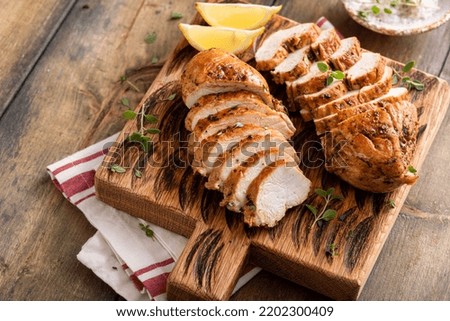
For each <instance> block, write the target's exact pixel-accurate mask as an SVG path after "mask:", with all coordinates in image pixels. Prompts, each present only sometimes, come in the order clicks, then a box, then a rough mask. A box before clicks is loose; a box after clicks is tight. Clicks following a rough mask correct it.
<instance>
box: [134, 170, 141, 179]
mask: <svg viewBox="0 0 450 321" xmlns="http://www.w3.org/2000/svg"><path fill="white" fill-rule="evenodd" d="M134 176H136V177H137V178H141V177H142V172H141V171H140V170H138V169H135V170H134Z"/></svg>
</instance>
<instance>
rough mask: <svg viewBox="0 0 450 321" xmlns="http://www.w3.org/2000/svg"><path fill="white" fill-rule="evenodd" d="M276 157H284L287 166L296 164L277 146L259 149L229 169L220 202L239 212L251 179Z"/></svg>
mask: <svg viewBox="0 0 450 321" xmlns="http://www.w3.org/2000/svg"><path fill="white" fill-rule="evenodd" d="M278 159H285V160H286V161H287V166H295V167H297V166H298V165H297V163H296V162H295V161H294V160H293V159H292V158H291V157H290V156H289V155H288V154H284V155H280V153H279V152H278V149H277V148H271V149H269V150H262V151H259V152H257V153H256V154H254V155H252V156H250V157H249V158H248V159H247V160H246V161H245V162H244V163H243V164H241V165H239V166H238V167H237V168H234V169H233V170H232V171H231V173H230V175H229V176H228V178H227V180H226V181H225V183H224V188H223V195H224V199H223V201H222V202H221V203H220V204H221V205H222V206H226V207H227V208H228V209H229V210H232V211H235V212H239V211H240V210H241V208H242V207H243V206H244V205H245V203H246V200H247V189H248V187H249V186H250V184H251V183H252V181H253V180H254V179H255V178H256V177H258V175H259V174H260V173H261V171H262V170H263V169H264V168H265V167H266V166H268V165H269V164H271V163H273V162H275V161H276V160H278Z"/></svg>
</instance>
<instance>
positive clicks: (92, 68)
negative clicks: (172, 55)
mask: <svg viewBox="0 0 450 321" xmlns="http://www.w3.org/2000/svg"><path fill="white" fill-rule="evenodd" d="M25 3H26V4H28V5H29V2H28V1H23V2H22V5H25ZM188 6H189V7H191V6H192V3H186V2H183V3H181V2H176V3H175V4H172V5H168V4H165V3H159V2H157V1H148V2H133V3H130V2H129V1H114V2H112V1H86V2H85V1H83V2H79V3H77V4H76V5H75V7H74V8H73V10H72V11H71V12H70V14H69V16H68V17H67V18H66V19H65V20H64V23H63V24H62V25H61V27H60V28H59V30H58V32H57V34H56V36H55V37H54V38H53V40H52V42H51V43H50V44H49V46H48V47H47V49H46V51H45V54H44V55H43V56H42V57H41V58H40V60H39V63H38V64H37V65H36V66H34V68H33V72H32V73H31V74H30V75H29V76H28V78H27V80H26V82H25V83H24V84H23V85H22V86H21V88H20V91H19V92H18V94H17V95H16V97H15V99H14V100H13V101H12V102H11V104H10V105H9V106H8V108H7V110H6V112H5V113H4V114H3V117H2V118H1V125H0V141H1V146H2V148H1V149H0V159H1V161H2V162H3V163H4V164H5V166H2V168H1V169H0V172H1V177H2V190H1V191H0V204H1V217H0V220H1V224H0V230H1V234H2V237H1V238H0V248H1V250H0V262H1V270H0V298H2V299H8V300H18V299H21V300H25V299H26V300H37V299H41V300H52V299H55V300H56V299H59V300H61V299H74V300H93V299H96V300H106V299H108V300H114V299H118V298H119V296H118V295H117V294H115V292H114V291H112V290H111V289H110V288H109V287H108V286H107V285H106V284H104V283H103V282H102V281H101V280H100V279H98V278H97V277H96V276H95V275H94V274H93V273H92V272H91V271H90V270H88V269H86V268H85V267H84V266H83V265H82V264H80V263H79V262H78V261H77V259H76V255H77V253H78V252H79V251H80V249H81V246H82V245H83V244H84V243H85V242H86V240H87V239H88V238H89V237H90V236H92V235H93V234H94V232H95V230H94V229H93V228H92V227H91V225H90V224H89V223H88V222H87V220H86V219H85V218H84V217H83V215H82V214H81V213H80V212H79V210H77V209H76V208H75V207H74V206H72V205H70V204H68V203H67V201H66V200H65V199H64V198H63V197H62V195H61V194H60V193H59V192H58V191H57V190H56V189H55V188H54V186H53V184H52V183H51V181H50V180H49V177H48V175H47V174H46V172H45V167H46V166H47V165H48V164H50V163H52V162H54V161H56V160H58V159H60V158H62V157H64V156H66V155H68V154H71V153H73V152H75V151H76V150H78V149H80V148H82V147H85V146H87V145H88V144H90V143H93V142H95V141H97V140H99V139H103V138H105V137H107V136H109V135H111V134H113V133H115V132H117V131H118V130H119V129H120V128H121V127H123V122H122V123H121V121H120V114H121V113H122V111H123V110H124V109H126V107H125V106H123V105H121V104H120V103H119V101H120V99H121V98H122V97H124V96H125V97H127V98H129V99H130V103H131V104H132V106H133V105H136V104H137V103H138V102H139V100H140V99H141V98H142V96H143V94H144V92H145V90H146V88H148V86H149V84H150V81H151V80H152V79H153V76H152V73H153V71H152V70H154V68H153V67H152V64H151V61H152V57H153V55H156V56H158V57H159V59H160V60H163V59H164V58H165V56H166V55H167V54H168V53H169V51H170V50H171V49H172V48H173V46H174V45H175V40H177V39H175V37H177V38H178V30H177V27H176V22H175V21H171V20H169V17H170V12H171V11H179V12H186V19H190V17H189V14H188V13H187V12H188V10H186V8H187V7H188ZM45 12H46V11H45V10H43V9H42V10H40V11H39V10H38V9H36V11H34V13H35V14H37V15H40V14H45ZM149 19H150V20H151V19H153V20H155V21H157V20H160V21H162V23H160V24H153V25H150V26H149V24H148V21H149ZM34 27H35V26H34V25H30V26H29V28H28V29H24V30H23V32H24V34H23V37H25V36H27V37H32V35H31V34H30V33H31V32H30V30H34V29H33V28H34ZM30 28H31V29H30ZM27 30H28V31H27ZM153 31H154V32H156V33H157V34H158V35H159V38H157V39H156V41H155V43H154V44H147V43H145V41H144V38H145V36H146V34H148V33H150V32H153ZM162 35H164V36H162ZM171 35H172V36H171ZM171 39H174V40H173V43H172V42H171ZM146 66H148V67H146ZM158 70H159V69H158ZM125 73H126V74H127V75H128V76H129V79H130V80H131V81H132V82H134V84H135V85H136V86H137V87H138V88H140V92H139V93H137V92H135V91H134V90H133V89H131V88H130V86H128V85H127V84H123V85H121V84H120V82H119V78H120V76H121V75H123V74H125ZM149 77H150V78H149ZM108 117H110V118H108ZM112 119H113V120H114V122H111V120H112ZM96 130H97V131H96ZM62 244H63V246H62Z"/></svg>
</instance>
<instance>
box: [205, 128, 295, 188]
mask: <svg viewBox="0 0 450 321" xmlns="http://www.w3.org/2000/svg"><path fill="white" fill-rule="evenodd" d="M273 148H277V150H278V152H279V154H280V156H282V155H284V154H285V153H286V154H288V155H289V156H290V157H291V158H292V159H294V160H295V161H296V162H297V163H299V162H300V160H299V158H298V156H297V153H296V151H295V149H294V148H293V147H292V146H291V144H289V142H288V141H287V140H286V139H285V138H284V136H283V135H281V134H280V133H279V132H278V131H276V130H271V129H268V130H265V131H264V132H262V133H261V134H258V135H249V136H247V137H246V138H244V139H243V140H241V141H240V142H239V144H237V145H235V146H233V148H231V149H230V150H228V151H227V152H225V153H224V154H222V155H220V156H219V157H218V158H217V161H216V166H214V168H213V169H212V171H211V173H210V175H209V177H208V182H207V183H206V185H205V186H206V187H207V188H209V189H216V190H220V191H223V186H224V183H225V181H226V180H227V178H228V176H229V175H230V173H231V172H232V171H233V170H234V169H235V168H236V167H238V166H240V165H241V164H243V163H244V162H245V161H247V160H248V159H249V158H250V157H251V156H253V155H254V154H255V153H257V152H259V151H262V150H269V149H273Z"/></svg>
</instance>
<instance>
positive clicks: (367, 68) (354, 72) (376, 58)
mask: <svg viewBox="0 0 450 321" xmlns="http://www.w3.org/2000/svg"><path fill="white" fill-rule="evenodd" d="M385 65H386V63H385V61H384V59H383V57H382V56H381V55H380V54H378V53H373V52H363V53H362V54H361V59H360V60H359V61H358V62H357V63H356V64H354V65H353V66H352V67H351V68H350V69H348V70H347V73H346V81H347V83H348V86H349V88H350V89H360V88H362V87H364V86H367V85H370V84H373V83H375V82H377V81H378V80H380V79H381V77H382V76H383V73H384V67H385Z"/></svg>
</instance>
